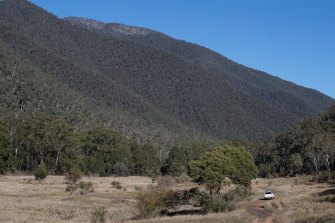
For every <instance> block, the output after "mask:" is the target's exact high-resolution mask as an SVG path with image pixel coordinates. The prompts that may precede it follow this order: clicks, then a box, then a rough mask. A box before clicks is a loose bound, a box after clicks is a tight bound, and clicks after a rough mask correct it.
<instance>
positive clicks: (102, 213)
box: [92, 206, 107, 222]
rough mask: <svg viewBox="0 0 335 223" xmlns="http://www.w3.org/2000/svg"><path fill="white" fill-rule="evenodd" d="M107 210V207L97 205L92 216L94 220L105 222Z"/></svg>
mask: <svg viewBox="0 0 335 223" xmlns="http://www.w3.org/2000/svg"><path fill="white" fill-rule="evenodd" d="M106 214H107V211H106V209H105V207H103V206H102V207H98V208H97V207H96V208H95V211H94V213H93V216H92V222H105V221H106Z"/></svg>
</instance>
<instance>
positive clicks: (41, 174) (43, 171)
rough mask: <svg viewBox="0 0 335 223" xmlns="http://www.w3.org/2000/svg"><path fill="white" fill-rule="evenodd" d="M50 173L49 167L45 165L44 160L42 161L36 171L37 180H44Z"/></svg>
mask: <svg viewBox="0 0 335 223" xmlns="http://www.w3.org/2000/svg"><path fill="white" fill-rule="evenodd" d="M47 175H48V171H47V167H46V166H45V164H44V162H43V161H41V164H40V165H39V166H38V168H37V170H36V172H35V179H36V180H43V179H44V178H46V177H47Z"/></svg>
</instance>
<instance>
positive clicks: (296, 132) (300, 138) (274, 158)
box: [254, 105, 335, 178]
mask: <svg viewBox="0 0 335 223" xmlns="http://www.w3.org/2000/svg"><path fill="white" fill-rule="evenodd" d="M254 157H255V163H256V165H257V166H258V167H259V172H260V176H262V177H268V176H278V175H279V176H287V175H290V176H294V175H295V174H300V173H307V174H308V173H314V174H317V175H318V174H319V173H321V172H323V171H326V172H328V173H327V174H324V173H323V174H321V175H327V176H329V175H331V172H333V171H334V170H335V165H334V164H335V105H334V106H333V107H332V108H330V109H329V111H327V112H324V113H321V114H320V115H318V116H316V117H312V118H309V119H306V120H304V121H302V122H301V123H299V124H298V125H296V126H294V127H292V128H291V129H290V130H289V131H287V132H285V133H282V134H280V135H278V136H276V137H273V138H271V139H269V140H268V141H267V142H265V143H263V144H260V145H259V146H258V148H256V149H255V153H254ZM321 178H322V177H321Z"/></svg>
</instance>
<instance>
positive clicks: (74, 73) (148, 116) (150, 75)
mask: <svg viewBox="0 0 335 223" xmlns="http://www.w3.org/2000/svg"><path fill="white" fill-rule="evenodd" d="M81 21H87V22H86V23H83V22H81ZM74 22H76V24H78V22H79V23H81V24H86V25H85V27H86V28H83V25H80V26H78V25H73V23H74ZM87 24H88V27H89V29H87ZM92 24H93V25H92ZM108 27H110V28H108ZM0 30H1V32H0V49H1V50H0V52H1V55H0V59H1V60H2V64H5V65H4V66H2V67H1V73H0V75H1V76H0V77H1V85H2V86H3V88H2V89H1V91H0V93H1V95H0V98H2V100H4V102H2V101H1V114H0V116H1V119H5V118H7V117H10V116H11V117H16V118H18V117H19V118H20V117H25V116H30V115H38V112H40V111H41V112H44V113H48V114H51V115H54V116H56V117H60V118H65V119H67V120H70V122H71V123H72V124H74V125H76V126H77V128H78V129H79V130H80V129H83V130H89V129H90V128H92V126H94V124H95V123H102V124H104V125H107V126H109V125H111V126H112V127H113V128H114V129H117V130H121V131H123V133H124V134H125V135H127V136H129V137H137V138H139V139H142V140H144V141H149V142H154V143H157V144H162V145H163V144H164V145H166V144H167V143H169V142H173V141H190V140H213V139H215V138H217V139H233V138H242V139H247V140H253V141H255V140H262V139H265V138H266V137H268V136H269V135H271V134H274V133H278V132H280V131H283V130H286V129H287V128H288V127H289V126H290V125H292V124H293V123H296V122H298V121H299V120H301V119H302V118H305V117H307V116H310V115H313V114H316V113H318V112H321V111H324V110H326V109H327V108H328V107H330V106H331V104H332V103H333V102H334V100H333V99H331V98H329V97H327V96H325V95H323V94H321V93H319V92H317V91H314V90H311V89H306V88H303V87H299V86H297V85H294V84H292V83H289V82H286V81H283V80H280V79H278V78H275V77H273V76H270V75H268V74H265V73H263V72H259V71H255V70H252V69H250V68H246V67H244V66H241V65H238V64H236V63H234V62H232V61H230V60H228V59H227V58H225V57H223V56H221V55H219V54H217V53H215V52H213V51H210V50H208V49H206V48H203V47H201V46H198V45H194V44H190V43H186V42H184V41H177V40H174V39H172V38H170V37H168V36H166V35H164V34H160V33H157V32H154V31H151V30H147V29H143V28H137V27H127V26H123V25H117V24H116V25H115V24H114V25H113V24H103V23H99V22H95V21H90V20H83V19H67V20H61V19H58V18H57V17H56V16H54V15H52V14H50V13H48V12H46V11H44V10H43V9H41V8H39V7H37V6H35V5H33V4H31V3H29V2H28V1H25V0H5V1H1V2H0ZM109 30H112V31H111V32H110V31H109ZM7 55H8V56H7ZM3 89H4V90H3ZM5 89H6V90H5ZM13 89H14V90H13ZM9 99H10V100H9ZM40 108H43V109H40ZM21 113H22V114H21ZM23 114H24V115H23ZM21 119H24V118H21Z"/></svg>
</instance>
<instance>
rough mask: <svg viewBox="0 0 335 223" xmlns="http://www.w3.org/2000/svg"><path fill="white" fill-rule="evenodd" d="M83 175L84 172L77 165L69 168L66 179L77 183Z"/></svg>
mask: <svg viewBox="0 0 335 223" xmlns="http://www.w3.org/2000/svg"><path fill="white" fill-rule="evenodd" d="M81 176H82V173H81V171H80V169H78V168H77V167H72V168H71V169H70V170H69V173H68V175H67V176H66V179H67V180H68V181H70V182H72V183H76V182H77V181H78V180H80V179H81Z"/></svg>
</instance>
